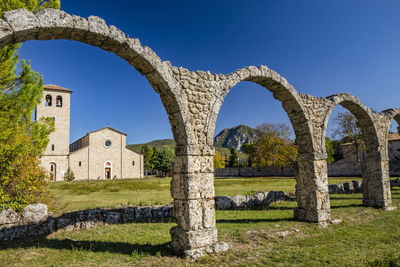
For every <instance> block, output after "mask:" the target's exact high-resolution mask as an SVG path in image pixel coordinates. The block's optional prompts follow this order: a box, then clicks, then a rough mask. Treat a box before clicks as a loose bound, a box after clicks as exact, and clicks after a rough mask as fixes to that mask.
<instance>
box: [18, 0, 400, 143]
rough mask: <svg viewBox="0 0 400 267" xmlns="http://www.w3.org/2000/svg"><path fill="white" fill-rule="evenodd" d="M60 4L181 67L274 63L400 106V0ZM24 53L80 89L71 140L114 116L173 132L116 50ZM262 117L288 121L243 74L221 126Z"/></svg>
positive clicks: (297, 82)
mask: <svg viewBox="0 0 400 267" xmlns="http://www.w3.org/2000/svg"><path fill="white" fill-rule="evenodd" d="M61 8H62V10H64V11H66V12H68V13H70V14H76V15H80V16H83V17H88V16H90V15H96V16H99V17H101V18H103V19H105V20H106V22H107V23H108V24H109V25H111V24H112V25H115V26H117V27H118V28H120V29H121V30H122V31H124V32H125V33H126V34H129V35H130V36H131V37H135V38H139V39H140V41H141V43H142V44H143V45H147V46H149V47H151V48H152V49H153V50H154V51H155V52H156V53H157V54H158V55H159V56H160V57H161V58H162V59H163V60H169V61H171V62H172V64H174V65H176V66H184V67H186V68H189V69H190V70H210V71H211V72H215V73H229V72H232V71H234V70H236V69H238V68H242V67H244V66H248V65H256V66H257V65H266V66H268V67H269V68H271V69H274V70H275V71H277V72H278V73H280V74H281V75H282V76H284V77H285V78H287V80H288V81H289V82H290V83H291V84H293V85H294V87H295V88H296V89H297V90H298V91H299V92H301V93H307V94H311V95H315V96H328V95H332V94H335V93H339V92H348V93H352V94H354V95H356V96H358V97H359V98H360V99H361V101H362V102H363V103H365V104H366V105H368V106H369V107H371V108H372V109H374V110H376V111H381V110H384V109H387V108H390V107H400V103H399V102H400V101H399V100H400V98H399V96H400V31H399V25H400V16H399V13H400V2H399V1H394V0H393V1H390V0H387V1H384V2H382V1H368V0H363V1H342V0H339V1H320V0H315V1H295V0H292V1H289V0H284V1H260V0H258V1H256V0H248V1H239V0H230V1H223V0H221V1H216V0H214V1H165V0H164V1H162V0H159V1H157V0H154V1H128V0H114V1H106V0H85V1H78V0H64V1H62V2H61ZM20 54H21V58H25V59H29V60H31V61H32V67H33V69H34V70H36V71H38V72H40V73H41V74H43V75H44V78H45V83H46V84H50V83H53V84H57V85H60V86H63V87H66V88H69V89H72V90H73V91H74V93H73V94H72V103H71V105H72V110H71V142H72V141H74V140H76V139H78V138H80V137H81V136H83V135H85V134H86V133H87V132H89V131H92V130H95V129H98V128H102V127H104V126H106V123H107V122H109V123H110V126H111V127H114V128H116V129H118V130H120V131H123V132H125V133H127V134H128V137H127V142H128V144H130V143H142V142H147V141H151V140H154V139H164V138H172V133H171V130H170V126H169V123H168V118H167V114H166V112H165V111H164V108H163V106H162V104H161V101H160V98H159V96H158V95H157V94H156V93H155V92H154V91H153V89H152V88H151V87H150V85H149V84H148V83H147V81H146V79H145V78H144V77H143V76H141V75H140V74H139V73H138V72H137V71H136V70H135V69H133V68H132V67H131V66H130V65H129V64H128V63H126V62H125V61H124V60H122V59H120V58H118V57H117V56H116V55H114V54H112V53H109V52H106V51H103V50H101V49H99V48H96V47H92V46H89V45H86V44H81V43H78V42H73V41H68V40H53V41H28V42H25V43H24V44H23V46H22V48H21V49H20ZM338 110H340V108H336V109H335V112H337V111H338ZM263 122H286V123H288V124H289V120H288V118H287V115H286V114H285V112H284V111H283V109H282V107H281V105H280V103H279V102H278V101H277V100H275V99H274V98H273V97H272V95H271V93H269V91H267V90H266V89H265V88H262V87H261V86H259V85H255V84H252V83H246V82H243V83H240V84H239V85H237V86H235V87H234V88H233V89H232V91H231V92H230V93H229V94H228V96H227V98H226V100H225V102H224V103H223V105H222V108H221V112H220V114H219V117H218V121H217V128H216V132H215V134H217V133H218V132H219V131H220V130H221V129H223V128H230V127H232V126H235V125H239V124H246V125H249V126H256V125H259V124H261V123H263ZM329 126H330V128H332V126H333V123H332V121H330V124H329Z"/></svg>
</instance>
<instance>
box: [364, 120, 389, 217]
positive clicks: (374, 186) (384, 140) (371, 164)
mask: <svg viewBox="0 0 400 267" xmlns="http://www.w3.org/2000/svg"><path fill="white" fill-rule="evenodd" d="M372 117H373V122H374V124H375V129H376V133H377V139H378V146H376V147H375V149H372V148H371V147H367V156H366V159H365V162H364V163H363V205H364V206H370V207H375V208H382V209H384V210H393V209H395V207H394V206H392V195H391V191H390V180H389V178H390V175H389V153H388V137H389V128H390V123H391V117H390V116H386V115H385V114H376V113H374V114H372Z"/></svg>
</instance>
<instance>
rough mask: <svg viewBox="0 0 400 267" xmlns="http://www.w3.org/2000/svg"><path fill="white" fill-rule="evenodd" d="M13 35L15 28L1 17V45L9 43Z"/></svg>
mask: <svg viewBox="0 0 400 267" xmlns="http://www.w3.org/2000/svg"><path fill="white" fill-rule="evenodd" d="M12 37H13V29H12V28H11V26H10V25H9V24H8V23H7V22H5V21H4V20H2V19H0V47H3V46H5V45H7V44H9V43H10V42H11V40H12Z"/></svg>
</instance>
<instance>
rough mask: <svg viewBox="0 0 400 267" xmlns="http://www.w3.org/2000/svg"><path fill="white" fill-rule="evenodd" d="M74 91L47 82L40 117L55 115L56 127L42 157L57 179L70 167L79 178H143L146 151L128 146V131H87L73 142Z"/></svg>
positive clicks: (37, 110) (38, 111)
mask: <svg viewBox="0 0 400 267" xmlns="http://www.w3.org/2000/svg"><path fill="white" fill-rule="evenodd" d="M71 93H72V91H71V90H69V89H66V88H63V87H60V86H57V85H45V86H44V88H43V99H42V102H41V103H40V104H39V105H38V106H37V108H36V114H35V115H36V116H35V118H36V119H40V118H42V117H50V118H53V120H54V124H55V131H54V132H53V133H51V134H50V136H49V139H50V141H49V144H48V145H47V148H46V150H45V152H44V154H43V156H42V157H41V159H40V160H41V163H42V166H43V167H44V168H45V169H46V170H47V171H48V172H49V175H50V178H51V179H52V180H53V181H62V180H63V178H64V174H65V172H66V171H67V169H68V167H69V168H71V170H72V171H73V172H74V174H75V179H76V180H92V179H120V178H143V172H144V171H143V155H141V154H140V153H137V152H135V151H132V150H130V149H129V148H127V146H126V136H127V135H126V134H125V133H122V132H120V131H118V130H116V129H113V128H111V127H108V126H107V127H105V128H102V129H98V130H95V131H92V132H89V133H87V134H86V135H85V136H84V137H82V138H80V139H78V140H77V141H75V142H73V143H72V144H69V134H70V132H69V131H70V102H71Z"/></svg>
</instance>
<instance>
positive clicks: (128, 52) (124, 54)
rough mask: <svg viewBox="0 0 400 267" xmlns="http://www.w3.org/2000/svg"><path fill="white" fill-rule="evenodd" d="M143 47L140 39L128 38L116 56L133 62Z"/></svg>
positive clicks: (116, 52)
mask: <svg viewBox="0 0 400 267" xmlns="http://www.w3.org/2000/svg"><path fill="white" fill-rule="evenodd" d="M142 50H143V47H142V46H141V44H140V41H139V39H135V38H129V37H126V41H125V42H124V43H123V44H122V47H121V49H119V50H117V51H115V54H116V55H118V56H120V57H121V58H123V59H125V60H126V61H128V62H131V61H132V60H133V59H134V58H135V57H137V56H138V55H139V54H140V53H141V51H142Z"/></svg>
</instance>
